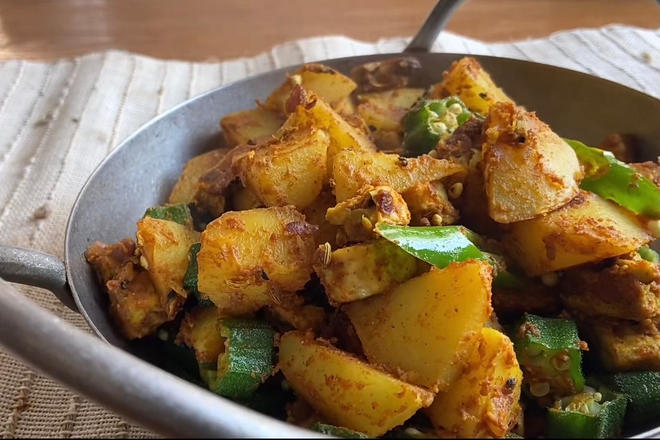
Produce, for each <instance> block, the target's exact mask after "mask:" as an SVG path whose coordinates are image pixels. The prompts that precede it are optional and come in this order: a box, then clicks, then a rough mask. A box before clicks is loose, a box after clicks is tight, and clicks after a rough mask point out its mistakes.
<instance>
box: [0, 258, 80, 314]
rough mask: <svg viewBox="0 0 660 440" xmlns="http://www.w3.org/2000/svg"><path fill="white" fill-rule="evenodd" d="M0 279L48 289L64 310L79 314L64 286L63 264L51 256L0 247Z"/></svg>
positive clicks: (66, 286) (67, 289)
mask: <svg viewBox="0 0 660 440" xmlns="http://www.w3.org/2000/svg"><path fill="white" fill-rule="evenodd" d="M0 278H4V279H5V280H6V281H11V282H13V283H19V284H27V285H30V286H35V287H42V288H44V289H48V290H50V291H51V292H53V294H55V296H56V297H57V298H58V299H59V300H60V301H62V303H63V304H64V305H65V306H67V307H68V308H70V309H71V310H73V311H74V312H77V311H78V308H77V307H76V304H75V302H74V301H73V298H72V297H71V291H70V290H69V285H68V284H67V282H66V271H65V269H64V263H63V262H62V261H61V260H60V259H59V258H57V257H55V256H54V255H50V254H45V253H43V252H39V251H33V250H30V249H23V248H18V247H12V246H2V245H0Z"/></svg>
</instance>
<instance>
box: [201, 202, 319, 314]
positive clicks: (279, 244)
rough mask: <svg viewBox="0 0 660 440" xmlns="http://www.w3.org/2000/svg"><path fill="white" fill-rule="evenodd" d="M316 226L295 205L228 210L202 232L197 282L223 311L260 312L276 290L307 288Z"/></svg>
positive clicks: (226, 312) (235, 312) (236, 312)
mask: <svg viewBox="0 0 660 440" xmlns="http://www.w3.org/2000/svg"><path fill="white" fill-rule="evenodd" d="M315 230H316V227H315V226H313V225H310V224H308V223H306V222H305V217H304V216H303V215H302V214H300V213H299V212H298V211H296V210H295V208H294V207H293V206H284V207H276V208H259V209H250V210H247V211H236V212H226V213H224V214H223V215H222V216H220V217H219V218H217V219H215V220H214V221H212V222H211V223H209V225H208V226H207V228H206V230H205V231H204V232H203V233H202V241H201V243H202V246H201V250H200V251H199V254H197V265H198V268H199V278H198V284H197V287H198V289H199V291H200V292H203V293H205V294H206V295H207V296H208V297H209V299H210V300H211V301H213V303H214V304H215V305H216V306H217V307H218V309H219V310H220V312H221V313H224V314H228V315H232V316H236V315H244V314H249V313H253V312H256V311H257V310H258V309H260V308H261V307H263V306H265V305H267V304H269V303H270V301H271V295H270V292H271V291H272V290H275V291H277V290H285V291H296V290H300V289H302V288H303V286H304V285H305V283H306V282H307V281H308V280H309V278H310V274H311V272H312V261H311V260H312V255H313V253H314V236H313V232H314V231H315Z"/></svg>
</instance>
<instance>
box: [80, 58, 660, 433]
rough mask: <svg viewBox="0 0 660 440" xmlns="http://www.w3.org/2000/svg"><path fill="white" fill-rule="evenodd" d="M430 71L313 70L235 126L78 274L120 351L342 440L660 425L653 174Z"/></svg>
mask: <svg viewBox="0 0 660 440" xmlns="http://www.w3.org/2000/svg"><path fill="white" fill-rule="evenodd" d="M418 67H419V64H418V63H417V61H416V60H414V59H411V58H397V59H391V60H385V61H381V62H374V63H369V64H365V65H362V66H359V67H357V68H355V69H354V70H353V71H352V72H351V75H350V77H349V76H346V75H344V74H342V73H340V72H338V71H335V70H333V69H331V68H329V67H326V66H323V65H320V64H308V65H305V66H303V67H302V68H300V69H299V70H297V71H295V72H293V73H292V74H291V75H289V76H288V77H287V79H286V80H285V82H284V83H283V84H282V85H281V86H280V87H279V88H277V89H276V90H274V91H273V93H272V94H271V95H270V96H268V97H267V98H266V99H265V101H263V102H260V101H257V104H256V108H254V109H248V110H245V111H241V112H238V113H233V114H229V115H225V116H224V117H222V119H221V120H220V126H221V128H222V133H223V136H224V139H225V146H223V147H222V148H219V149H216V150H213V151H209V152H207V153H205V154H202V155H200V156H197V157H194V158H192V159H191V160H190V161H189V162H188V163H187V164H186V165H185V168H184V169H183V172H182V174H181V176H180V178H179V180H178V182H177V183H176V185H175V186H174V188H173V189H172V191H171V194H170V197H169V200H168V202H167V203H166V204H163V205H161V206H154V207H149V208H148V209H147V210H146V212H145V214H144V217H143V218H141V219H139V221H138V222H137V234H136V239H135V240H133V239H130V238H126V239H124V240H122V241H121V242H119V243H114V244H104V243H101V242H96V243H94V244H93V245H92V246H91V247H90V248H89V249H88V251H87V253H86V258H87V260H88V261H89V263H90V264H91V265H92V267H93V268H94V270H95V271H96V273H97V274H98V278H99V279H100V282H101V283H102V285H103V286H104V288H105V290H106V292H107V294H108V298H109V312H110V314H111V315H112V317H113V318H114V321H115V322H116V325H117V327H118V329H119V330H120V331H121V332H122V334H123V335H124V336H125V337H126V338H127V339H129V340H138V339H139V340H153V341H155V342H156V343H157V344H159V345H158V346H159V347H160V349H161V350H162V356H163V357H165V358H167V359H169V360H170V361H171V363H172V364H173V365H177V366H178V367H177V368H178V370H177V371H179V372H180V374H181V375H182V376H183V377H185V378H187V379H189V380H191V381H194V382H196V383H198V384H200V385H201V386H204V387H207V388H208V389H209V390H210V391H212V392H214V393H217V394H219V395H221V396H224V397H226V398H229V399H232V400H235V401H237V402H240V403H242V404H244V405H247V406H249V407H251V408H254V409H256V410H258V411H261V412H263V413H266V414H269V415H272V416H274V417H279V418H281V419H283V420H287V421H288V422H290V423H293V424H296V425H299V426H303V427H307V428H309V429H312V430H316V431H319V432H322V433H325V434H329V435H333V436H338V437H355V438H363V437H380V436H385V437H408V438H427V437H520V436H525V437H538V436H548V437H564V438H583V437H600V438H603V437H611V436H617V435H620V434H621V433H622V430H624V429H627V428H634V427H637V426H640V425H643V424H644V423H646V422H649V421H651V420H656V421H657V419H658V417H660V331H659V330H658V325H659V319H660V263H659V261H658V260H659V258H658V254H657V253H656V252H655V251H654V250H653V249H652V242H653V241H654V240H655V239H656V238H658V236H660V231H659V219H660V188H659V184H660V166H659V165H658V163H654V162H641V163H635V162H634V158H635V146H634V139H631V138H630V137H628V136H624V135H618V134H614V135H612V136H610V137H608V138H607V139H605V140H604V141H603V143H602V144H601V145H600V146H599V147H598V148H596V147H592V146H588V145H585V144H584V143H583V142H581V141H579V140H573V139H565V138H562V134H561V133H556V132H554V131H553V129H552V128H551V127H550V126H548V124H546V123H544V122H543V121H541V120H540V119H539V117H538V116H537V115H536V114H535V113H534V112H533V111H530V110H528V109H526V108H524V107H522V106H520V105H517V104H516V103H515V102H514V101H513V100H512V99H511V98H510V97H509V96H508V95H507V94H506V93H505V91H503V90H502V89H500V88H499V87H497V86H496V85H495V84H494V82H493V80H492V78H491V77H490V75H489V74H488V73H487V72H486V71H485V70H484V69H483V68H482V66H481V65H480V64H479V63H478V61H477V60H476V59H474V58H469V57H467V58H462V59H460V60H457V61H455V62H454V63H453V64H452V65H451V67H450V68H449V70H448V71H446V72H444V73H441V72H439V74H438V80H439V82H438V83H436V84H431V85H428V87H422V88H419V87H418V88H414V87H411V84H412V80H411V78H412V76H413V74H414V72H415V71H416V69H417V68H418ZM526 104H528V105H532V106H533V103H526ZM585 117H588V115H585Z"/></svg>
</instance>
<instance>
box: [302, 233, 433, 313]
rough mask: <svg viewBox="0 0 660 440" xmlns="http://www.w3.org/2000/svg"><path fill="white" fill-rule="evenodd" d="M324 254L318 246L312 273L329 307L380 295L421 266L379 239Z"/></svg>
mask: <svg viewBox="0 0 660 440" xmlns="http://www.w3.org/2000/svg"><path fill="white" fill-rule="evenodd" d="M328 251H329V250H328V248H327V247H326V246H323V245H321V246H320V247H319V249H318V250H317V258H315V259H314V260H315V264H314V270H315V271H316V274H317V275H318V276H319V279H320V280H321V283H322V284H323V287H324V288H325V293H326V295H328V300H330V303H332V304H340V303H346V302H351V301H356V300H360V299H364V298H367V297H370V296H373V295H378V294H380V293H384V292H386V291H387V290H389V289H390V288H392V287H394V286H396V285H397V284H399V283H401V282H404V281H406V280H408V279H410V278H412V277H413V276H415V275H416V274H417V273H418V272H419V268H420V267H423V266H422V265H423V263H422V264H418V260H417V259H416V258H415V257H413V256H412V255H410V254H409V253H407V252H405V251H404V250H402V249H401V248H399V247H398V246H396V245H395V244H392V243H390V242H389V241H386V240H382V239H381V240H374V241H372V242H369V243H361V244H356V245H353V246H347V247H344V248H341V249H337V250H335V251H334V252H332V253H330V254H329V255H328V254H327V253H328Z"/></svg>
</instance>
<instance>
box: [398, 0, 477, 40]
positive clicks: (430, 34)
mask: <svg viewBox="0 0 660 440" xmlns="http://www.w3.org/2000/svg"><path fill="white" fill-rule="evenodd" d="M464 1H465V0H438V3H436V5H435V7H434V8H433V10H432V11H431V13H430V14H429V16H428V17H427V18H426V21H425V22H424V24H423V25H422V27H421V28H420V29H419V31H417V35H415V36H414V37H413V39H412V40H411V41H410V43H408V46H407V47H406V48H405V49H404V50H403V51H404V52H412V53H415V52H417V53H419V52H430V51H431V46H433V43H434V42H435V39H436V38H437V37H438V34H439V33H440V31H442V30H443V29H444V28H445V26H446V25H447V22H448V21H449V19H450V18H451V16H452V15H454V11H456V9H458V7H459V6H460V5H461V4H462V3H463V2H464Z"/></svg>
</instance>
